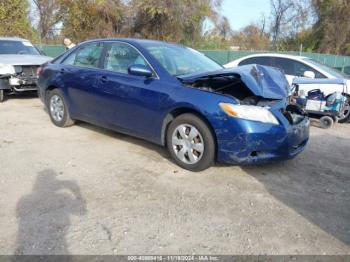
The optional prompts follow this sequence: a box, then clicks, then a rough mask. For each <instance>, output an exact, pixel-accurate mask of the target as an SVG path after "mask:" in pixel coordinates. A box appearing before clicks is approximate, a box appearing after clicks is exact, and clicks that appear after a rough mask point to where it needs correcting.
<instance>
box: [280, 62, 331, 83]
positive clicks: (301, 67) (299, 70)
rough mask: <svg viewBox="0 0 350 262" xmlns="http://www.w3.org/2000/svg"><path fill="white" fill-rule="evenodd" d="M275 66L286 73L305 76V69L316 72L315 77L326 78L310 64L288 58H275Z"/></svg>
mask: <svg viewBox="0 0 350 262" xmlns="http://www.w3.org/2000/svg"><path fill="white" fill-rule="evenodd" d="M275 66H276V67H277V68H280V69H281V70H282V71H283V72H284V73H285V74H286V75H293V76H303V75H304V72H305V71H312V72H314V73H315V78H325V76H324V75H323V74H321V73H320V72H318V71H317V70H315V69H313V68H311V67H310V66H308V65H306V64H304V63H300V62H298V61H294V60H291V59H288V58H279V57H276V58H275Z"/></svg>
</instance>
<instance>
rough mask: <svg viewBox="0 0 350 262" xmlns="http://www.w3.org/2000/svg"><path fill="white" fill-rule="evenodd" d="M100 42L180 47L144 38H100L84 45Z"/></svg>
mask: <svg viewBox="0 0 350 262" xmlns="http://www.w3.org/2000/svg"><path fill="white" fill-rule="evenodd" d="M98 41H121V42H125V43H129V44H136V45H140V44H141V45H142V44H174V45H178V44H177V43H171V42H165V41H160V40H151V39H142V38H98V39H91V40H87V41H85V42H84V43H89V42H98Z"/></svg>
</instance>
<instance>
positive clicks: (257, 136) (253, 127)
mask: <svg viewBox="0 0 350 262" xmlns="http://www.w3.org/2000/svg"><path fill="white" fill-rule="evenodd" d="M275 115H278V118H279V121H280V124H279V125H272V124H266V123H260V122H254V121H248V120H242V119H233V118H231V119H227V121H234V122H235V123H232V127H233V126H235V128H232V130H229V129H227V128H225V129H218V130H215V131H216V133H217V136H218V152H217V160H218V161H219V162H224V163H230V164H254V163H264V162H269V161H274V160H276V161H277V160H284V159H289V158H293V157H294V156H296V155H297V154H299V153H300V152H302V151H303V150H304V148H305V146H306V144H307V142H308V139H309V126H310V121H309V119H308V118H307V117H303V118H302V120H301V121H299V122H298V123H297V124H290V123H289V122H288V121H286V118H285V117H284V116H283V115H282V114H281V113H278V112H275ZM237 125H238V126H239V128H238V129H237ZM225 126H226V125H225ZM228 126H231V125H228Z"/></svg>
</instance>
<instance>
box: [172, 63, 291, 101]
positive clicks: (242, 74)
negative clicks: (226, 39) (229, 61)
mask: <svg viewBox="0 0 350 262" xmlns="http://www.w3.org/2000/svg"><path fill="white" fill-rule="evenodd" d="M226 75H234V76H236V77H239V78H240V79H241V80H242V82H243V83H244V84H245V85H246V86H247V87H248V88H249V90H250V91H252V93H253V94H254V95H256V96H261V97H263V98H268V99H284V98H286V97H287V96H288V95H289V94H290V86H289V84H288V81H287V79H286V77H285V75H284V74H283V73H282V72H281V71H280V70H279V69H277V68H273V67H268V66H262V65H255V64H254V65H245V66H238V67H232V68H227V69H222V70H218V71H214V72H207V73H200V74H191V75H182V76H178V78H180V79H181V80H182V81H184V82H192V81H196V80H198V79H200V78H210V77H216V76H226Z"/></svg>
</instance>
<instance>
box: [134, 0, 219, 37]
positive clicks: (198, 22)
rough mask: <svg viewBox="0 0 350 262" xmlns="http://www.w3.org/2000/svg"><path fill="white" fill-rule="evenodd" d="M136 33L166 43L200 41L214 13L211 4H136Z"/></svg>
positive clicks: (159, 0) (201, 0) (154, 0)
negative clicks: (205, 24) (206, 23)
mask: <svg viewBox="0 0 350 262" xmlns="http://www.w3.org/2000/svg"><path fill="white" fill-rule="evenodd" d="M129 8H130V12H131V13H133V14H134V23H133V25H132V30H131V31H132V33H134V34H137V35H139V36H140V37H143V38H153V39H160V40H166V41H176V42H179V41H186V40H189V39H191V40H192V41H195V40H197V39H198V38H200V36H201V30H202V24H203V21H204V20H205V18H206V17H210V16H212V14H213V13H214V10H213V6H212V1H210V0H191V1H189V0H177V1H173V0H144V1H139V0H132V1H131V2H130V4H129Z"/></svg>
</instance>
